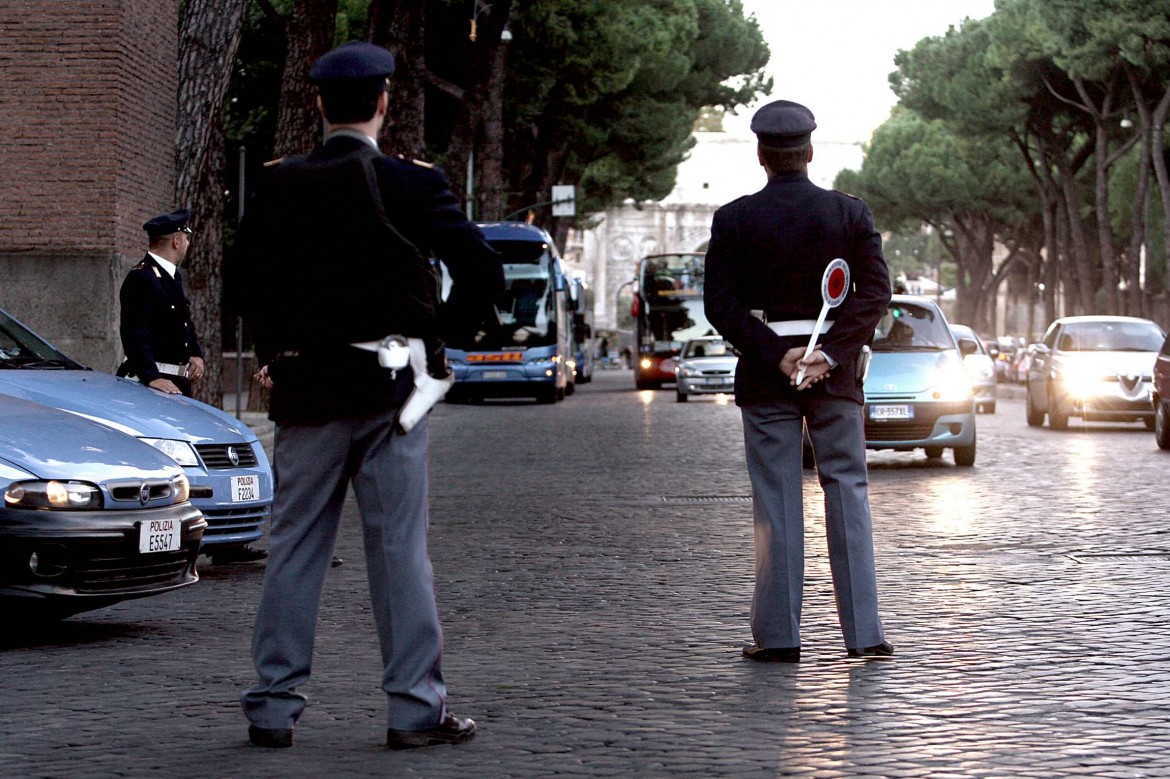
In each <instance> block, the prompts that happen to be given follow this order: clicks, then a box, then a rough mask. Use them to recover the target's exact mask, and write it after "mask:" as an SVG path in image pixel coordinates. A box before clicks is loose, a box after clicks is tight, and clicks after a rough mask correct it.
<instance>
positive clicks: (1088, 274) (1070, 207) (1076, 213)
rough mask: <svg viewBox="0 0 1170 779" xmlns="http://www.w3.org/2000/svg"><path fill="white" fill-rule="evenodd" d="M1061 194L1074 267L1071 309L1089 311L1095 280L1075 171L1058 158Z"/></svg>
mask: <svg viewBox="0 0 1170 779" xmlns="http://www.w3.org/2000/svg"><path fill="white" fill-rule="evenodd" d="M1059 174H1060V186H1061V195H1062V198H1063V200H1064V216H1065V220H1066V224H1067V225H1068V242H1067V246H1068V248H1069V252H1070V253H1071V255H1072V259H1073V266H1074V267H1075V268H1076V290H1075V291H1076V301H1077V305H1076V308H1075V313H1077V314H1089V313H1092V312H1093V310H1094V309H1095V308H1096V306H1095V305H1094V303H1095V301H1096V284H1095V283H1094V278H1093V276H1094V274H1093V260H1092V258H1091V256H1090V255H1089V245H1088V242H1087V236H1086V235H1085V223H1084V220H1083V219H1081V193H1080V187H1079V186H1078V184H1077V180H1076V174H1075V173H1073V171H1072V169H1071V167H1070V166H1069V165H1068V164H1067V163H1066V162H1065V161H1064V160H1061V161H1060V163H1059Z"/></svg>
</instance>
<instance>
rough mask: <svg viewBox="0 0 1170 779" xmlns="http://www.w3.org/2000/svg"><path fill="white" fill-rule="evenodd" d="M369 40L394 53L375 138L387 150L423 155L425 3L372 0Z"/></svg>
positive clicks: (424, 146) (425, 81) (425, 78)
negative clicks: (386, 97)
mask: <svg viewBox="0 0 1170 779" xmlns="http://www.w3.org/2000/svg"><path fill="white" fill-rule="evenodd" d="M368 19H369V24H368V29H369V31H370V33H369V35H370V42H371V43H376V44H378V45H379V46H384V47H386V48H387V49H389V50H390V51H391V52H393V53H394V77H393V78H391V79H390V105H389V109H388V110H387V112H386V123H385V124H384V125H383V126H382V133H381V137H380V138H379V142H380V144H381V146H382V148H383V149H384V150H385V151H387V152H397V153H399V154H405V155H406V156H408V157H417V158H422V159H425V158H426V156H427V141H426V123H425V118H426V83H427V60H426V21H427V4H426V3H425V2H421V0H419V1H415V0H407V2H399V1H398V0H372V2H371V3H370V10H369V17H368Z"/></svg>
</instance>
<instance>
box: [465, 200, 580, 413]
mask: <svg viewBox="0 0 1170 779" xmlns="http://www.w3.org/2000/svg"><path fill="white" fill-rule="evenodd" d="M480 229H482V230H483V233H484V236H485V237H486V238H487V240H488V243H490V244H491V245H492V246H493V247H494V248H495V249H496V250H497V251H498V252H500V254H502V255H503V258H504V259H503V263H504V287H505V288H504V292H503V293H502V294H501V295H500V296H499V298H497V300H496V305H495V308H496V317H495V321H494V322H489V323H488V326H487V328H486V330H485V335H484V338H483V340H482V341H481V342H480V343H478V344H477V345H476V347H475V349H474V350H470V351H465V350H462V349H451V348H449V349H447V361H448V362H449V363H450V365H451V369H452V371H453V372H454V374H455V386H454V387H452V388H451V392H450V393H449V395H448V397H450V398H451V399H452V400H462V399H466V400H470V401H473V402H474V401H479V400H482V399H483V398H485V397H497V398H498V397H535V398H536V400H537V402H539V403H555V402H556V401H558V400H564V398H565V395H567V394H571V393H572V386H573V366H572V359H573V351H572V349H573V339H572V332H571V331H572V324H573V317H572V311H571V310H570V309H569V295H568V287H569V283H568V280H567V277H566V275H565V273H564V270H563V268H562V266H561V259H560V255H559V254H558V253H557V248H556V245H555V244H554V243H553V240H552V237H551V236H550V235H549V234H548V233H547V232H546V231H544V230H542V229H541V228H539V227H535V226H533V225H529V224H525V223H523V222H491V223H488V224H481V225H480Z"/></svg>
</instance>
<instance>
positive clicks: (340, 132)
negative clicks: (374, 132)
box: [325, 127, 378, 149]
mask: <svg viewBox="0 0 1170 779" xmlns="http://www.w3.org/2000/svg"><path fill="white" fill-rule="evenodd" d="M334 138H356V139H358V140H359V141H365V142H366V143H368V144H370V145H371V146H373V147H374V148H375V149H377V148H378V141H377V140H376V139H374V138H371V137H370V136H368V135H366V134H365V133H363V132H361V131H359V130H354V129H351V128H349V127H341V128H338V129H336V130H334V131H333V132H331V133H329V137H327V138H326V139H325V143H329V142H330V141H331V140H333V139H334Z"/></svg>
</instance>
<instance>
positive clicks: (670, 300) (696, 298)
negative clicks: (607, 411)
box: [630, 252, 718, 389]
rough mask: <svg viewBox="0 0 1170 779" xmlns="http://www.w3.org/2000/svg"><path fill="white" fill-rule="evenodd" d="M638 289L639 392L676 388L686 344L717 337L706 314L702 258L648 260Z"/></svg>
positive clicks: (633, 307)
mask: <svg viewBox="0 0 1170 779" xmlns="http://www.w3.org/2000/svg"><path fill="white" fill-rule="evenodd" d="M634 286H635V289H634V299H633V301H632V303H631V304H630V315H631V316H632V317H633V319H634V328H635V341H636V343H637V354H635V355H634V383H635V385H636V386H637V388H638V389H658V388H660V387H662V385H663V384H666V383H667V382H670V383H673V382H674V378H675V377H674V363H675V357H676V356H677V355H678V353H679V349H681V348H682V345H683V344H684V343H686V342H687V341H689V340H691V339H692V338H699V337H701V336H706V335H718V333H717V332H716V331H715V328H714V327H712V326H711V323H710V322H708V321H707V316H706V314H705V313H704V311H703V253H702V252H679V253H675V254H652V255H650V256H648V257H645V258H643V259H642V261H641V262H640V263H638V276H637V278H636V279H635V285H634Z"/></svg>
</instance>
